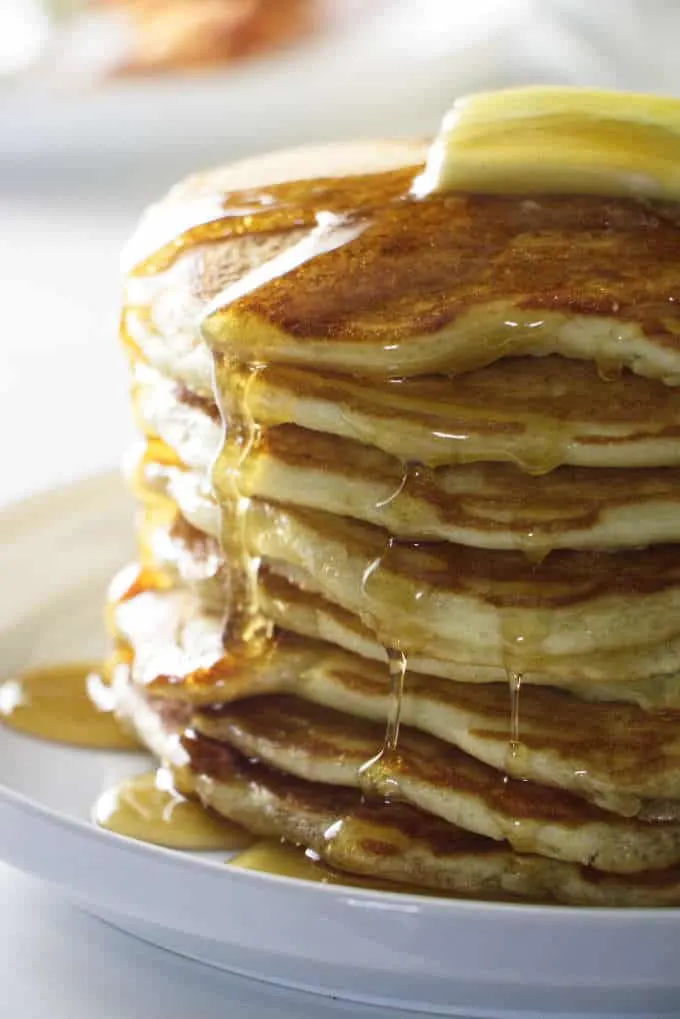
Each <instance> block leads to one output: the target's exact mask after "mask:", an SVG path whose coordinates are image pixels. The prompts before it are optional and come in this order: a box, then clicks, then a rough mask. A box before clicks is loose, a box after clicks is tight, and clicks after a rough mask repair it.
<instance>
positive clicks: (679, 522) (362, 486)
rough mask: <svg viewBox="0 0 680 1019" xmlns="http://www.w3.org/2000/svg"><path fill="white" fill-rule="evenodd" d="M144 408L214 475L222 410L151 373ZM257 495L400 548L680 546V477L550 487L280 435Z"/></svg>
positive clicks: (254, 479)
mask: <svg viewBox="0 0 680 1019" xmlns="http://www.w3.org/2000/svg"><path fill="white" fill-rule="evenodd" d="M134 404H135V409H136V412H137V417H138V420H139V421H140V423H141V426H142V428H143V430H144V431H145V432H146V434H147V435H150V436H160V437H162V438H163V440H164V441H165V442H166V443H168V444H169V445H170V446H171V447H172V448H173V449H174V450H175V451H176V452H177V454H178V456H179V457H180V458H181V460H182V461H183V463H185V464H186V465H187V466H189V467H191V468H194V469H196V470H198V471H201V472H202V473H203V474H204V475H207V474H208V472H209V471H210V468H211V464H212V460H213V458H214V455H215V453H216V451H217V449H218V448H219V444H220V441H221V431H222V428H221V424H220V423H219V415H218V411H217V407H216V406H215V404H214V403H213V402H212V400H209V399H206V398H203V397H199V396H197V395H195V394H193V393H191V392H190V391H189V390H187V389H186V387H183V386H181V385H178V384H177V383H175V382H174V381H173V380H171V379H168V378H167V377H165V376H162V375H161V374H160V373H159V372H156V371H154V369H151V368H149V367H148V366H147V365H145V364H143V363H140V364H138V365H137V366H136V368H135V373H134ZM240 484H241V490H242V491H243V493H244V494H245V495H247V496H259V497H260V498H264V499H273V500H277V499H280V498H281V496H282V493H285V501H286V502H289V503H292V504H293V505H298V506H306V507H308V508H310V509H321V510H324V511H326V512H330V513H336V514H339V515H340V516H351V517H356V518H357V519H359V520H366V521H367V522H369V523H374V524H377V525H379V526H384V527H386V528H387V529H388V530H389V531H390V533H392V534H394V535H397V536H399V537H413V538H417V537H419V538H425V539H441V540H445V541H451V542H454V543H457V544H464V545H474V546H476V547H478V548H498V549H513V548H519V549H523V550H524V551H526V552H528V553H529V554H531V555H534V556H540V555H542V554H545V553H546V552H548V551H550V550H551V549H552V548H621V547H626V546H636V545H643V544H651V543H662V542H668V541H676V540H679V539H680V512H679V511H678V510H679V508H680V472H679V471H677V470H675V469H673V468H648V469H644V468H640V469H638V470H636V471H635V472H631V471H630V470H625V469H620V468H618V469H617V468H609V469H607V468H578V467H560V468H557V469H556V470H553V471H552V472H551V473H550V475H549V477H548V478H547V479H545V480H542V479H541V478H536V477H533V476H531V475H528V474H526V473H525V472H524V471H521V470H519V469H518V468H517V467H516V466H515V465H513V464H503V463H477V464H458V465H456V466H455V467H452V468H450V467H440V468H438V469H434V470H429V471H428V470H425V469H424V468H422V467H417V466H409V467H407V468H406V469H405V468H404V466H403V464H402V462H401V461H400V460H398V459H397V458H396V457H393V456H390V455H388V454H385V453H383V452H382V451H381V450H378V449H376V448H374V447H371V446H366V445H364V444H363V443H360V442H357V441H356V440H354V439H346V438H340V437H338V436H336V435H325V434H323V433H321V432H315V431H311V430H309V429H304V428H299V427H297V426H296V425H280V426H278V427H276V426H275V427H272V428H269V429H266V430H264V431H263V433H262V436H261V439H260V441H259V442H258V443H257V444H256V446H255V448H254V449H253V451H252V453H251V455H250V456H249V457H248V460H247V461H246V463H245V464H244V466H243V471H242V474H241V479H240Z"/></svg>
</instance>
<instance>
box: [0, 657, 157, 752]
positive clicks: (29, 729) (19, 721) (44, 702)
mask: <svg viewBox="0 0 680 1019" xmlns="http://www.w3.org/2000/svg"><path fill="white" fill-rule="evenodd" d="M103 673H104V670H103V669H102V666H101V664H98V663H94V662H73V663H68V664H63V665H50V666H45V667H43V668H37V669H32V670H30V671H29V672H25V673H22V674H19V675H18V676H17V677H16V678H12V679H6V680H5V681H4V682H3V683H2V684H0V720H1V721H2V723H3V724H4V725H6V726H8V727H9V728H11V729H16V730H17V731H18V732H23V733H26V734H27V735H29V736H38V737H40V738H41V739H46V740H51V741H53V742H55V743H68V744H70V745H72V746H79V747H91V748H93V749H100V750H138V749H139V741H138V740H137V739H136V738H135V737H134V736H133V735H132V734H131V733H130V732H129V731H127V730H126V729H125V728H124V727H123V726H122V725H121V724H120V723H119V721H118V719H117V718H116V716H115V715H114V711H113V709H114V698H113V694H112V691H111V690H110V688H109V686H108V683H107V681H106V679H105V678H104V675H103Z"/></svg>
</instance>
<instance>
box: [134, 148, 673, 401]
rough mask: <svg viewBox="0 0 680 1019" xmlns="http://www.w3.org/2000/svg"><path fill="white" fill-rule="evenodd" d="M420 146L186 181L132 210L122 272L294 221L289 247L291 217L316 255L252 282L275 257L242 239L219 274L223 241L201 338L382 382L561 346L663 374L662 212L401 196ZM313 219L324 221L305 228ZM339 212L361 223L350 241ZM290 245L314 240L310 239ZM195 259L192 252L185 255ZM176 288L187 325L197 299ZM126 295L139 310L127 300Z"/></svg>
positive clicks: (311, 155) (244, 167) (624, 205)
mask: <svg viewBox="0 0 680 1019" xmlns="http://www.w3.org/2000/svg"><path fill="white" fill-rule="evenodd" d="M423 156H424V147H423V146H422V145H420V144H419V143H415V144H414V143H411V144H409V143H406V142H405V143H401V144H399V143H388V142H382V143H363V144H362V143H346V144H345V145H336V146H329V147H327V148H326V149H325V150H324V149H298V150H294V151H292V152H288V153H282V154H281V155H279V156H271V157H265V158H262V157H261V158H260V159H259V160H257V161H252V160H251V161H246V162H244V163H240V164H235V166H233V167H231V168H229V169H228V170H227V171H226V172H224V171H217V172H215V173H213V174H212V175H203V176H202V177H199V178H194V179H193V180H191V181H189V182H187V183H186V184H185V185H184V186H183V187H182V188H181V190H175V191H174V192H172V193H171V195H170V196H169V198H168V199H166V202H165V203H162V204H160V205H158V206H156V207H155V208H154V209H153V210H152V212H151V214H150V215H149V216H147V218H146V219H145V221H143V223H142V225H141V227H140V230H139V232H138V234H137V236H136V237H135V238H134V239H133V242H132V244H131V246H130V248H129V249H128V255H127V259H126V262H127V265H128V267H131V268H132V267H134V268H135V270H136V273H137V276H141V277H142V278H144V277H146V276H148V275H152V274H154V273H158V272H159V271H161V272H163V271H165V270H167V268H168V266H169V265H172V263H173V262H176V261H177V259H178V256H180V255H181V256H183V255H185V253H186V252H187V249H188V248H189V247H190V245H192V244H193V245H196V244H198V245H200V243H201V242H202V241H209V242H211V243H212V244H213V245H214V243H215V242H216V241H218V240H221V239H224V238H227V239H231V238H234V237H239V236H243V235H244V233H247V234H248V235H250V236H251V237H252V236H254V237H255V238H256V239H259V237H260V236H261V234H267V233H269V234H271V233H274V232H278V233H280V234H282V233H285V232H286V231H293V230H297V231H298V234H297V237H295V235H293V237H294V239H295V240H297V241H300V233H299V229H300V225H302V226H303V227H306V228H307V232H309V231H312V230H314V236H313V238H312V242H313V245H315V246H316V249H317V250H322V251H323V250H324V249H326V253H325V254H321V255H319V256H318V257H316V258H314V259H313V260H310V259H309V256H308V254H306V252H305V251H303V252H302V253H301V254H294V255H293V259H292V260H293V261H300V259H304V261H303V262H302V264H300V265H298V267H297V268H293V269H291V270H290V271H289V272H288V273H287V274H286V276H285V277H284V278H277V279H272V280H271V282H270V283H269V284H268V285H266V286H262V280H263V276H262V274H260V273H258V272H257V269H258V267H259V266H260V265H261V264H262V262H263V261H264V259H265V258H267V257H271V255H272V252H271V251H269V252H267V254H266V255H264V258H263V257H260V255H259V254H258V253H257V244H255V245H252V246H251V245H247V246H243V247H241V246H239V247H241V250H240V253H239V254H240V258H239V261H240V263H241V271H239V272H238V273H237V274H235V273H233V271H229V267H230V263H232V261H233V258H234V256H233V253H232V252H231V251H230V245H229V244H225V245H224V247H223V249H222V253H223V259H218V260H213V262H212V266H211V269H210V270H209V271H208V272H203V273H202V274H201V275H202V276H203V277H204V278H207V279H212V280H217V281H218V282H217V285H215V286H212V287H209V288H207V289H206V290H204V291H203V295H204V298H205V301H206V302H207V301H210V300H211V299H213V300H214V303H213V308H214V311H213V313H212V315H211V316H209V318H208V320H207V321H206V323H205V331H206V335H207V337H208V339H209V341H210V343H211V344H213V345H215V346H217V347H218V348H219V349H222V350H225V351H227V352H229V353H231V354H235V355H237V356H239V357H241V358H243V356H244V354H245V356H246V359H251V360H256V361H260V362H262V361H278V362H279V363H280V362H289V363H303V364H308V365H309V364H312V365H314V366H318V367H319V368H320V369H321V370H331V371H335V370H338V369H340V370H343V371H349V372H354V371H359V372H361V373H363V374H368V373H374V374H378V375H413V374H422V373H423V372H430V371H437V370H441V369H444V370H446V371H449V372H458V371H463V370H469V369H470V368H473V367H479V366H480V365H482V364H486V363H490V362H492V361H493V360H495V359H496V358H498V357H504V356H507V355H508V354H513V353H514V354H522V353H526V354H550V353H560V354H562V355H565V356H567V357H585V358H587V359H595V360H600V361H610V360H612V359H614V360H615V361H616V362H617V363H620V364H625V365H628V366H631V367H634V368H635V370H636V371H638V372H639V373H640V374H644V375H647V376H649V377H653V378H661V379H664V380H665V381H666V382H668V383H670V384H673V383H675V382H677V380H678V378H679V377H680V371H679V349H678V341H677V333H678V323H677V314H676V313H675V311H674V308H673V301H674V300H675V278H674V273H673V265H674V263H675V262H676V261H677V258H678V254H679V249H680V239H679V237H678V232H677V228H676V224H675V222H674V221H673V215H672V208H670V209H669V207H668V206H666V205H663V204H658V205H651V206H646V205H643V204H642V203H640V202H636V201H634V200H624V199H610V200H607V199H603V198H600V197H595V198H590V197H587V196H545V195H543V196H533V195H526V196H509V197H503V196H482V195H451V194H449V195H437V196H430V198H429V199H428V201H426V202H421V201H415V200H410V201H409V200H404V198H403V195H404V194H406V193H407V192H408V190H409V179H410V180H412V179H413V178H414V177H415V176H416V175H417V172H418V170H419V165H418V164H420V163H421V161H422V159H423ZM404 168H405V169H404ZM315 176H317V178H319V179H320V180H321V183H319V180H317V181H316V182H315V185H314V186H313V187H311V186H309V185H303V186H300V185H299V184H297V182H299V181H304V180H305V179H306V180H309V179H310V178H313V177H315ZM324 181H325V186H324ZM282 182H283V183H282ZM286 182H290V183H286ZM277 185H278V186H277ZM263 188H266V191H265V193H266V196H267V202H266V204H265V203H263V202H262V199H261V195H262V193H263ZM256 189H257V190H256ZM319 212H322V213H327V214H328V215H327V216H326V218H325V219H324V218H321V219H319V221H318V222H317V215H318V213H319ZM348 212H349V213H350V214H351V215H352V216H354V217H356V220H357V230H356V231H355V233H356V236H355V237H354V239H353V240H352V242H351V243H349V244H347V243H346V219H347V213H348ZM336 235H339V237H338V236H336ZM293 237H291V238H290V240H291V241H293ZM293 242H294V241H293ZM300 243H301V244H302V245H305V246H306V248H307V249H309V248H310V243H309V239H308V236H303V237H302V240H301V241H300ZM338 244H339V246H338ZM329 247H330V248H331V250H327V249H328V248H329ZM214 251H215V249H214V248H213V249H212V253H214ZM202 254H203V252H202V251H200V250H199V251H198V257H200V256H201V255H202ZM195 255H196V251H195V250H194V252H193V255H189V259H188V260H189V261H190V262H191V261H192V257H193V260H194V265H195ZM222 260H223V261H224V262H225V263H226V265H227V272H226V273H220V268H221V267H220V261H222ZM248 268H249V269H250V270H251V273H252V276H251V277H249V276H248V274H247V269H248ZM220 275H222V277H223V278H222V281H221V285H220V283H219V277H220ZM272 275H273V273H272V272H270V273H269V276H270V278H271V277H272ZM187 276H188V277H190V276H191V272H190V271H189V272H188V273H187ZM225 276H226V279H225V278H224V277H225ZM330 276H332V278H333V281H334V285H333V287H332V288H331V289H329V288H328V286H327V281H328V279H329V277H330ZM186 283H189V285H188V287H186V290H187V291H188V296H189V300H188V302H185V303H188V305H191V312H189V311H188V309H183V310H182V312H181V313H180V316H179V317H180V318H182V319H184V320H185V324H186V322H187V320H188V319H189V318H193V313H195V310H196V309H195V306H194V305H193V302H192V298H193V297H194V295H195V290H192V285H191V283H190V282H189V280H188V279H187V277H185V284H186ZM175 285H176V289H177V290H178V291H181V290H182V289H183V287H182V284H181V283H179V281H178V280H176V281H175ZM255 286H257V292H255V290H254V288H255ZM162 288H163V285H162V284H161V289H162ZM157 292H158V288H156V293H157ZM239 295H240V296H239ZM183 296H185V297H186V296H187V295H186V292H185V294H184V295H183ZM127 301H128V303H129V304H131V305H138V304H140V301H139V300H138V299H137V297H136V295H133V296H131V295H129V294H128V297H127ZM150 303H152V304H153V303H155V302H154V301H153V300H152V301H151V302H150ZM173 303H174V306H175V308H176V309H177V308H178V307H179V305H178V304H177V303H176V302H173ZM227 304H228V307H226V305H227ZM153 318H154V320H155V321H156V322H157V324H158V326H159V327H160V332H162V333H166V332H167V333H168V334H171V335H174V336H176V330H175V329H173V328H170V329H167V330H166V328H165V318H164V316H163V314H161V316H160V318H158V317H157V315H156V311H155V309H154V313H153ZM173 318H174V321H175V322H176V321H177V316H176V315H175V316H173ZM193 320H194V321H195V319H193ZM151 360H152V363H155V362H154V361H153V359H151ZM180 360H181V358H180ZM158 366H159V367H160V365H158Z"/></svg>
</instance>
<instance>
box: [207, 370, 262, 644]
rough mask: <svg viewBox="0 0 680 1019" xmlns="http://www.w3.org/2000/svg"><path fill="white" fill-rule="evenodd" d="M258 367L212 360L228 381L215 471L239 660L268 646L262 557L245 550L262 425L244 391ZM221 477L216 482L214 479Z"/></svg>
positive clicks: (230, 624)
mask: <svg viewBox="0 0 680 1019" xmlns="http://www.w3.org/2000/svg"><path fill="white" fill-rule="evenodd" d="M257 372H258V366H257V365H253V366H250V367H249V368H248V369H247V370H243V369H241V368H239V366H237V365H234V364H230V363H226V362H222V363H221V364H218V359H216V377H219V378H220V380H226V381H227V383H228V385H227V386H226V387H220V388H219V396H220V410H221V412H222V417H223V422H224V441H223V443H222V447H221V450H220V452H219V454H218V458H217V460H216V463H215V468H214V471H213V482H214V484H215V489H216V490H217V491H218V492H219V495H220V508H221V513H222V520H221V528H220V530H221V545H222V551H223V553H224V556H225V559H226V562H227V564H228V568H229V612H228V617H227V630H226V634H225V643H227V645H228V648H229V652H230V654H233V655H234V656H235V657H237V658H246V657H247V658H254V657H257V656H258V655H260V654H261V653H262V652H263V651H264V650H265V649H266V647H267V646H268V644H269V642H270V640H271V636H272V630H273V626H272V624H271V623H270V621H269V620H268V619H267V618H266V616H265V615H264V614H263V613H262V612H261V610H260V605H259V597H258V586H257V583H258V581H257V578H258V573H259V568H260V559H259V557H257V556H252V555H250V554H249V553H248V534H247V523H248V511H249V507H250V498H249V497H248V496H246V495H245V494H244V493H243V491H242V490H241V477H242V473H243V470H244V468H245V465H246V462H247V460H248V458H249V456H250V455H251V453H252V452H253V450H255V449H256V448H257V445H258V442H259V441H260V429H259V426H258V425H257V424H256V422H255V421H254V420H253V416H252V413H251V411H250V405H249V401H248V391H249V389H250V387H251V386H252V384H253V382H254V380H255V378H256V377H257ZM218 479H219V480H218Z"/></svg>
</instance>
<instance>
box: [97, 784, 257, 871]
mask: <svg viewBox="0 0 680 1019" xmlns="http://www.w3.org/2000/svg"><path fill="white" fill-rule="evenodd" d="M92 820H93V821H94V822H95V824H98V825H99V826H100V827H101V828H106V829H107V830H108V831H112V832H115V833H116V834H117V835H125V836H126V837H127V838H131V839H137V840H139V841H142V842H151V843H153V844H155V845H159V846H166V847H167V848H170V849H186V850H204V851H208V850H218V849H224V850H226V849H241V848H243V847H245V846H248V845H250V843H251V842H252V837H251V836H250V835H249V834H248V832H246V831H245V830H244V829H243V828H241V827H239V826H238V825H235V824H232V823H231V822H230V821H227V820H225V819H224V818H221V817H219V816H218V815H217V814H213V813H211V812H209V811H208V810H206V809H205V807H203V806H201V804H200V803H198V802H196V801H194V800H191V799H187V798H186V797H185V796H183V795H182V794H181V793H180V792H179V791H178V790H177V788H176V786H175V783H174V780H173V776H172V773H171V772H170V771H169V770H168V769H166V768H160V769H159V770H158V771H154V772H149V773H147V774H143V775H137V776H135V777H134V778H128V779H125V780H124V781H123V782H120V783H119V784H118V785H116V786H114V788H112V789H109V790H107V791H106V792H104V793H102V795H101V796H100V797H99V799H98V800H97V802H96V803H95V805H94V807H93V810H92Z"/></svg>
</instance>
